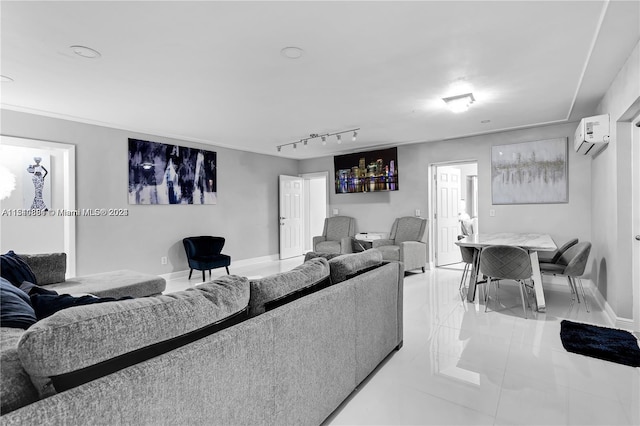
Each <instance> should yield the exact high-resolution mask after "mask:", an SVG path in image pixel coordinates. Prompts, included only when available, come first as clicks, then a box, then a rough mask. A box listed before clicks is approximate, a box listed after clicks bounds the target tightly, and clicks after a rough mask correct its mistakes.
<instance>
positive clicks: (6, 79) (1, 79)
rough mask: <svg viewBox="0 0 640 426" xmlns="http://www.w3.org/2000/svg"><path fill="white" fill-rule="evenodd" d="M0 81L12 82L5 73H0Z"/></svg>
mask: <svg viewBox="0 0 640 426" xmlns="http://www.w3.org/2000/svg"><path fill="white" fill-rule="evenodd" d="M0 81H2V82H3V83H12V82H13V79H12V78H11V77H7V76H6V75H0Z"/></svg>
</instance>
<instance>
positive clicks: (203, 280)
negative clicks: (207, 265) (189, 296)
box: [202, 269, 205, 282]
mask: <svg viewBox="0 0 640 426" xmlns="http://www.w3.org/2000/svg"><path fill="white" fill-rule="evenodd" d="M204 272H205V270H204V269H203V270H202V282H204Z"/></svg>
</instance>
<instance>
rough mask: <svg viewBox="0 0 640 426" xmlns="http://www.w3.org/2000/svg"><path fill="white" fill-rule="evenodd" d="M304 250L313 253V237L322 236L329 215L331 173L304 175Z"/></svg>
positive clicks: (302, 176)
mask: <svg viewBox="0 0 640 426" xmlns="http://www.w3.org/2000/svg"><path fill="white" fill-rule="evenodd" d="M300 177H301V178H302V179H304V199H305V210H304V211H305V214H304V250H305V252H307V251H313V237H315V236H317V235H322V231H323V229H324V220H325V219H326V218H327V216H328V214H329V211H328V210H329V172H317V173H304V174H301V175H300Z"/></svg>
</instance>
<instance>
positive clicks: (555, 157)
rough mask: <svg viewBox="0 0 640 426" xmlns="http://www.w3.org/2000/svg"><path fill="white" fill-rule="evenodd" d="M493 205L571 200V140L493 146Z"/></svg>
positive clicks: (565, 201)
mask: <svg viewBox="0 0 640 426" xmlns="http://www.w3.org/2000/svg"><path fill="white" fill-rule="evenodd" d="M491 193H492V201H493V204H543V203H567V202H568V201H569V174H568V166H567V138H556V139H546V140H541V141H534V142H523V143H516V144H511V145H494V146H492V147H491Z"/></svg>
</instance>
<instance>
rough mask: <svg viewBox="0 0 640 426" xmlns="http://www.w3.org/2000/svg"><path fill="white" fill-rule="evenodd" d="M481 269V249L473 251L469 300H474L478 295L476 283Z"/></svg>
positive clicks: (468, 291)
mask: <svg viewBox="0 0 640 426" xmlns="http://www.w3.org/2000/svg"><path fill="white" fill-rule="evenodd" d="M479 269H480V249H476V250H474V251H473V265H472V269H471V280H470V281H469V290H467V302H472V303H473V300H474V299H475V297H476V284H477V283H478V272H479Z"/></svg>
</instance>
